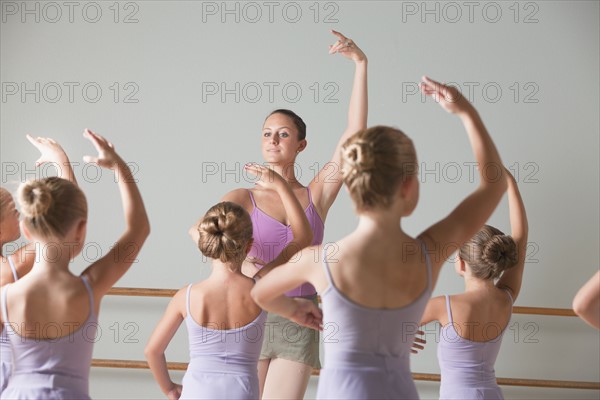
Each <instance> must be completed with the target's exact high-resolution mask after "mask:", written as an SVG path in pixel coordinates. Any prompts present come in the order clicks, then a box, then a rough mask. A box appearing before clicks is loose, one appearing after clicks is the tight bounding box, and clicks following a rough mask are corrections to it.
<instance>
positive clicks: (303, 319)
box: [290, 297, 323, 331]
mask: <svg viewBox="0 0 600 400" xmlns="http://www.w3.org/2000/svg"><path fill="white" fill-rule="evenodd" d="M294 302H295V303H296V310H295V311H294V314H293V315H292V316H291V317H290V320H291V321H294V322H295V323H297V324H298V325H302V326H306V327H308V328H312V329H315V330H318V331H322V330H323V312H322V311H321V309H320V308H319V307H318V306H317V305H316V304H315V303H313V302H312V301H311V300H309V299H303V298H299V297H296V298H294Z"/></svg>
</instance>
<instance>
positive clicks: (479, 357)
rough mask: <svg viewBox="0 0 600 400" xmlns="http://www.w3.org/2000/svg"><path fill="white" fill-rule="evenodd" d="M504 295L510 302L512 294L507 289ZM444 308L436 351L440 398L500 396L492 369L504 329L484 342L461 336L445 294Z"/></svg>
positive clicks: (494, 397)
mask: <svg viewBox="0 0 600 400" xmlns="http://www.w3.org/2000/svg"><path fill="white" fill-rule="evenodd" d="M506 294H508V297H509V298H510V301H511V304H512V302H513V300H512V296H511V295H510V293H509V292H508V291H506ZM446 308H447V311H448V321H449V322H448V324H447V325H446V326H444V327H443V328H442V335H441V336H442V337H441V340H440V342H439V344H438V350H437V355H438V361H439V363H440V370H441V375H442V383H441V386H440V399H486V400H488V399H504V396H503V395H502V391H501V390H500V387H499V386H498V385H497V384H496V374H495V371H494V363H495V362H496V357H498V352H499V351H500V345H501V344H502V336H503V335H504V331H502V333H501V334H500V335H498V337H496V338H494V339H492V340H490V341H487V342H473V341H471V340H468V339H464V338H462V337H461V336H460V335H459V334H458V332H457V331H456V329H455V325H454V321H453V319H452V310H451V309H450V297H449V296H448V295H446Z"/></svg>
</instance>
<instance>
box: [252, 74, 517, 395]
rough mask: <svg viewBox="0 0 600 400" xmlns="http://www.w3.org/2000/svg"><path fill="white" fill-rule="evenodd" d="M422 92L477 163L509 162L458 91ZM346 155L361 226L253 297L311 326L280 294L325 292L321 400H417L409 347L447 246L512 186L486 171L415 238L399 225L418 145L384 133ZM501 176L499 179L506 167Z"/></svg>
mask: <svg viewBox="0 0 600 400" xmlns="http://www.w3.org/2000/svg"><path fill="white" fill-rule="evenodd" d="M422 91H423V92H424V93H425V94H426V95H431V96H433V97H434V99H435V100H436V101H438V102H439V103H440V105H441V106H442V107H443V108H444V109H446V110H447V111H449V112H452V113H455V114H458V115H459V116H460V117H461V119H462V120H463V123H464V125H465V128H466V130H467V133H468V135H469V139H470V141H471V146H472V148H473V151H474V153H475V157H476V159H477V161H478V162H479V163H480V164H484V165H486V166H489V167H491V166H492V165H495V166H501V165H502V164H501V160H500V156H499V155H498V152H497V151H496V148H495V146H494V143H493V142H492V139H491V138H490V136H489V135H488V133H487V131H486V129H485V127H484V125H483V122H482V121H481V119H480V118H479V116H478V114H477V112H476V111H475V109H474V108H473V107H472V106H471V105H470V104H469V103H468V101H467V100H465V98H464V97H462V96H461V95H460V94H459V93H458V91H457V90H456V89H453V88H450V87H448V86H445V85H442V84H440V83H438V82H435V81H432V80H430V79H428V78H423V82H422ZM342 155H343V163H342V167H343V171H344V183H345V184H346V186H347V187H348V191H349V192H350V196H351V197H352V200H353V202H354V204H355V207H356V212H357V213H358V216H359V223H358V227H357V228H356V230H355V231H354V232H352V233H351V234H350V235H348V236H346V237H344V238H343V239H341V240H339V241H337V242H335V243H333V244H330V245H328V246H326V247H324V248H322V246H316V247H315V248H312V249H311V250H312V251H303V252H302V254H300V256H298V257H295V258H294V262H293V263H288V264H286V265H284V266H282V267H279V268H278V269H277V270H275V271H273V272H271V273H269V274H268V275H267V276H265V277H264V278H263V279H261V280H260V281H259V282H258V283H257V285H256V287H255V288H254V289H253V292H252V294H253V297H254V298H255V299H256V301H257V302H258V303H259V304H260V305H261V306H263V308H265V309H267V310H268V311H272V312H276V313H278V314H280V315H283V316H287V317H288V318H294V319H295V320H296V321H297V322H299V323H305V322H307V321H305V320H304V321H303V320H299V319H298V318H296V317H294V315H295V313H296V312H297V311H296V310H297V309H298V307H299V306H300V304H299V303H298V302H297V301H296V300H295V299H293V298H289V297H286V296H283V295H282V294H283V293H285V292H286V291H287V290H289V289H291V288H294V287H296V286H297V285H299V284H301V283H303V282H310V283H312V284H313V285H314V286H315V287H316V289H317V290H318V291H319V293H321V299H322V302H323V321H324V329H326V330H327V334H326V335H325V340H324V342H325V367H324V368H323V369H322V370H321V375H320V377H319V387H318V392H317V397H318V398H319V399H415V398H418V393H417V390H416V387H415V385H414V383H413V381H412V376H411V373H410V348H411V344H412V341H413V339H414V336H415V333H416V331H417V329H418V324H419V321H420V320H421V315H422V313H423V311H424V310H425V306H426V305H427V301H428V299H429V297H430V296H431V291H432V290H433V287H434V285H435V282H436V280H437V277H438V274H439V271H440V268H441V266H442V265H443V264H444V262H445V256H444V249H446V248H447V246H444V244H447V243H458V244H462V243H463V242H465V241H466V240H467V239H469V238H470V237H472V236H473V234H475V232H477V230H478V229H479V228H480V227H481V225H482V224H483V223H484V222H485V221H486V220H487V219H488V218H489V216H490V215H491V214H492V212H493V210H494V209H495V208H496V205H497V204H498V202H499V201H500V199H501V197H502V194H503V193H504V191H505V190H506V182H505V180H504V179H497V178H498V175H495V176H491V177H490V176H486V174H483V173H481V171H480V178H481V182H480V185H479V187H478V188H477V190H475V191H474V192H473V193H472V194H470V195H469V196H468V197H467V198H466V199H465V200H464V201H463V202H462V203H460V204H459V205H458V207H457V208H455V209H454V211H452V212H451V213H450V215H449V216H447V217H446V218H444V219H443V220H441V221H440V222H438V223H436V224H434V225H433V226H431V227H429V228H428V229H426V230H425V231H424V232H423V233H422V234H421V235H419V236H418V238H416V239H415V238H412V237H410V236H409V235H407V234H406V233H404V232H403V230H402V228H401V225H400V221H401V219H402V217H406V216H408V215H410V214H411V213H412V212H413V210H414V209H415V207H416V205H417V201H418V193H419V184H418V178H417V157H416V153H415V149H414V147H413V144H412V141H411V140H410V139H409V138H408V137H407V136H406V135H404V133H402V132H401V131H399V130H397V129H394V128H390V127H385V126H377V127H373V128H370V129H366V130H362V131H360V132H358V133H356V134H355V135H353V136H352V137H351V138H350V139H348V140H347V141H346V143H344V145H343V148H342ZM489 169H490V168H486V170H489ZM496 172H498V174H500V176H502V174H503V168H498V170H497V171H496ZM315 253H317V254H323V258H322V260H315V257H314V254H315ZM316 317H318V316H316ZM308 322H310V320H309V321H308Z"/></svg>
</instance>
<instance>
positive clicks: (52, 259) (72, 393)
mask: <svg viewBox="0 0 600 400" xmlns="http://www.w3.org/2000/svg"><path fill="white" fill-rule="evenodd" d="M84 136H85V137H86V138H88V139H89V140H90V141H91V142H92V144H93V145H94V146H95V148H96V149H97V151H98V156H97V157H89V156H88V157H85V158H84V160H86V161H87V162H93V163H96V164H98V165H99V166H100V167H103V168H107V169H112V170H114V171H115V173H116V178H117V180H118V185H119V189H120V191H121V199H122V204H123V209H124V214H125V230H124V232H123V234H122V235H121V237H120V238H119V240H118V241H117V243H116V244H115V245H114V246H113V247H112V248H111V250H110V251H109V252H108V253H107V254H106V255H105V256H104V257H102V258H100V259H99V260H97V261H96V262H94V263H93V264H92V265H90V266H89V267H88V268H86V269H85V271H83V273H82V274H81V275H80V276H76V275H73V274H72V273H71V272H70V271H69V263H70V262H71V260H72V259H73V258H74V257H75V256H77V255H78V254H79V253H80V252H81V250H82V248H83V246H84V241H85V236H86V227H87V226H86V223H87V202H86V199H85V195H84V194H83V192H82V191H81V189H79V187H77V186H76V185H75V184H73V183H72V182H70V181H68V180H65V179H61V178H58V177H51V178H44V179H38V180H32V181H28V182H26V183H24V184H22V185H21V186H20V187H19V192H18V201H19V204H20V207H21V214H22V215H23V221H22V222H21V228H22V230H23V233H24V235H25V236H26V237H27V238H28V239H30V240H31V241H32V242H33V243H34V244H35V249H36V259H35V262H34V264H33V268H32V269H31V271H30V272H29V273H28V274H27V275H25V276H24V277H22V278H20V279H19V280H18V281H16V282H14V283H10V284H8V285H5V286H4V287H3V288H2V292H1V294H0V307H1V309H2V312H1V318H0V320H1V321H2V322H3V323H4V328H5V329H6V331H7V336H8V338H9V340H10V345H11V349H12V354H13V358H14V360H15V363H14V368H13V373H12V375H11V377H10V379H9V382H8V385H7V387H6V389H5V390H4V392H3V393H2V396H3V398H7V399H13V398H19V399H22V398H27V399H29V398H31V399H89V393H88V391H89V388H88V386H89V385H88V379H89V370H90V364H91V359H92V350H93V346H94V342H95V340H96V328H97V321H98V312H99V307H100V301H101V300H102V298H103V296H104V295H105V294H106V292H108V290H109V289H110V288H111V287H112V286H113V285H114V283H115V282H116V281H118V280H119V278H120V277H121V276H123V274H124V273H125V272H127V270H128V269H129V267H130V266H131V264H132V263H133V262H134V261H135V257H136V256H137V254H138V253H139V251H140V248H141V246H142V244H143V243H144V241H145V239H146V237H147V236H148V234H149V232H150V225H149V222H148V217H147V215H146V211H145V209H144V204H143V202H142V198H141V196H140V193H139V191H138V188H137V186H136V184H135V179H134V178H133V176H132V174H131V171H130V170H129V167H128V166H127V164H126V163H125V162H124V161H123V160H122V159H121V157H119V155H117V153H116V152H115V150H114V147H113V145H112V144H111V143H109V142H108V141H107V140H106V139H105V138H103V137H102V136H100V135H97V134H95V133H93V132H91V131H89V130H86V131H85V132H84Z"/></svg>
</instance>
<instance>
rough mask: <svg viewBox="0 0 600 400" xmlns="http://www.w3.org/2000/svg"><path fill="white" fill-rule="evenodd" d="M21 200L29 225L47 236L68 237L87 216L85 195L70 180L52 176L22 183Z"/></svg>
mask: <svg viewBox="0 0 600 400" xmlns="http://www.w3.org/2000/svg"><path fill="white" fill-rule="evenodd" d="M18 199H19V204H20V205H21V214H22V215H23V217H24V219H23V222H24V223H25V226H26V227H27V229H28V230H29V231H30V232H32V233H37V234H39V235H41V236H43V237H57V238H61V237H64V235H65V234H66V233H67V231H68V230H69V229H70V228H71V227H72V226H73V224H74V223H75V222H76V221H77V220H78V219H79V218H83V219H85V218H87V201H86V199H85V195H84V194H83V192H82V191H81V189H79V187H78V186H77V185H75V184H73V183H72V182H70V181H68V180H66V179H62V178H58V177H51V178H44V179H37V180H31V181H28V182H25V183H22V184H21V186H19V192H18Z"/></svg>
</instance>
